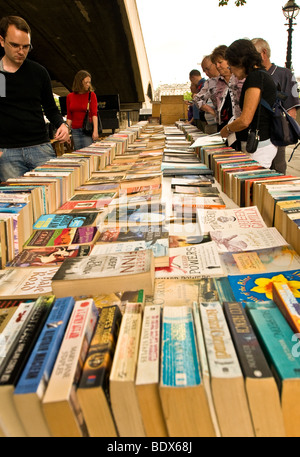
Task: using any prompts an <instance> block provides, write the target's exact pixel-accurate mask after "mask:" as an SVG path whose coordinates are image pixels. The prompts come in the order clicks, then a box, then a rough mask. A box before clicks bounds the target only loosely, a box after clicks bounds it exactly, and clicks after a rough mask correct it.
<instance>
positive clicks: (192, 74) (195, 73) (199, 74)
mask: <svg viewBox="0 0 300 457" xmlns="http://www.w3.org/2000/svg"><path fill="white" fill-rule="evenodd" d="M190 76H201V73H200V71H199V70H191V71H190Z"/></svg>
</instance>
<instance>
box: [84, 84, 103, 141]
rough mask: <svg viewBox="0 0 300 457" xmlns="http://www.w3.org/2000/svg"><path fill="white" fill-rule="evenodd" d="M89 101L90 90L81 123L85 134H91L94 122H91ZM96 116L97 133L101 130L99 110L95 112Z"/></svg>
mask: <svg viewBox="0 0 300 457" xmlns="http://www.w3.org/2000/svg"><path fill="white" fill-rule="evenodd" d="M90 101H91V92H89V100H88V104H87V109H86V113H85V116H84V119H83V123H82V131H83V133H84V134H85V135H89V136H92V135H93V130H94V124H93V119H92V118H91V116H90ZM97 117H98V133H101V132H102V122H101V118H100V115H99V112H97Z"/></svg>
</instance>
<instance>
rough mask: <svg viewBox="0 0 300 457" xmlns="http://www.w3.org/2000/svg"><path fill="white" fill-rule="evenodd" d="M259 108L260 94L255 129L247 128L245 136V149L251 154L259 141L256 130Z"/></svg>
mask: <svg viewBox="0 0 300 457" xmlns="http://www.w3.org/2000/svg"><path fill="white" fill-rule="evenodd" d="M262 90H263V88H261V94H262ZM260 108H261V96H260V101H259V107H258V113H257V123H256V130H251V129H250V130H249V132H248V137H247V143H246V151H247V152H248V153H249V154H253V153H254V152H255V151H256V150H257V147H258V143H259V140H260V138H259V130H258V125H259V118H260Z"/></svg>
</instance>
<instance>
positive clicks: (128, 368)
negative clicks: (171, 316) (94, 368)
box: [110, 303, 142, 381]
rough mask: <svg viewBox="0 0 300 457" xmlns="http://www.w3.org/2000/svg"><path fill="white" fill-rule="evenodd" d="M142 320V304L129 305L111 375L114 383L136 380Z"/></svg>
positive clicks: (124, 317) (124, 315)
mask: <svg viewBox="0 0 300 457" xmlns="http://www.w3.org/2000/svg"><path fill="white" fill-rule="evenodd" d="M141 320H142V307H141V304H139V303H134V304H132V303H128V304H127V305H126V308H125V312H124V314H123V317H122V324H121V327H120V333H119V337H118V341H117V346H116V352H115V357H114V362H113V366H112V371H111V375H110V378H111V379H113V380H114V381H132V380H135V373H136V361H137V354H138V347H139V342H140V327H141Z"/></svg>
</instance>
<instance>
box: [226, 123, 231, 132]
mask: <svg viewBox="0 0 300 457" xmlns="http://www.w3.org/2000/svg"><path fill="white" fill-rule="evenodd" d="M226 129H227V132H228V133H232V131H231V130H230V128H229V125H228V124H227V125H226Z"/></svg>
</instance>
